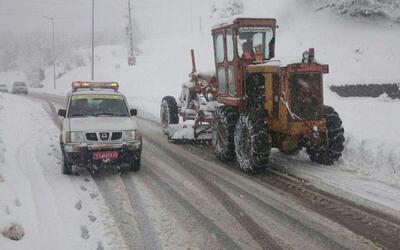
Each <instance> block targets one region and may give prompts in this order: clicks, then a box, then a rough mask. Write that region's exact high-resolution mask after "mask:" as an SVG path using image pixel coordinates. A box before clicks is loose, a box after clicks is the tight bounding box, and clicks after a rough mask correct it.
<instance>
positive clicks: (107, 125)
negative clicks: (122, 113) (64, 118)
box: [69, 117, 137, 132]
mask: <svg viewBox="0 0 400 250" xmlns="http://www.w3.org/2000/svg"><path fill="white" fill-rule="evenodd" d="M69 129H70V131H83V132H89V131H121V130H133V129H137V125H136V122H135V121H134V120H133V118H131V117H85V118H70V119H69Z"/></svg>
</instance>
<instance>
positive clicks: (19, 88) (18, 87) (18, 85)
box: [12, 82, 28, 95]
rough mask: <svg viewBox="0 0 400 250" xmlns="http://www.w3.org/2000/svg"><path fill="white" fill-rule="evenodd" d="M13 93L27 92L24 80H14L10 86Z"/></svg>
mask: <svg viewBox="0 0 400 250" xmlns="http://www.w3.org/2000/svg"><path fill="white" fill-rule="evenodd" d="M12 93H13V94H25V95H27V94H28V86H26V83H24V82H14V84H13V86H12Z"/></svg>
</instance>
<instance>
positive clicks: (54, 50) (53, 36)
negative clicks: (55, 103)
mask: <svg viewBox="0 0 400 250" xmlns="http://www.w3.org/2000/svg"><path fill="white" fill-rule="evenodd" d="M43 18H45V19H47V20H49V21H51V27H52V35H51V37H52V45H51V47H52V48H51V50H52V59H53V88H54V89H56V41H55V34H54V33H55V27H54V17H49V16H43Z"/></svg>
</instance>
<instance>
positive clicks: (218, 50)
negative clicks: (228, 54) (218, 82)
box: [215, 34, 225, 63]
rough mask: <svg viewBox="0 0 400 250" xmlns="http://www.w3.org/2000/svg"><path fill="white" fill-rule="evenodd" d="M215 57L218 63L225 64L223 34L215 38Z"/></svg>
mask: <svg viewBox="0 0 400 250" xmlns="http://www.w3.org/2000/svg"><path fill="white" fill-rule="evenodd" d="M215 57H216V58H215V59H216V62H217V63H223V62H224V58H225V53H224V36H223V35H222V34H218V35H217V36H216V37H215Z"/></svg>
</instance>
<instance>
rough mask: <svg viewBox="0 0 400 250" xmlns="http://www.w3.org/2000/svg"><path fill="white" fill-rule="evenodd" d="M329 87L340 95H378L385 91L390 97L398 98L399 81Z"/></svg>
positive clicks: (399, 95) (399, 91)
mask: <svg viewBox="0 0 400 250" xmlns="http://www.w3.org/2000/svg"><path fill="white" fill-rule="evenodd" d="M329 88H330V90H332V91H333V92H335V93H337V94H338V95H339V96H341V97H379V96H381V95H382V94H384V93H386V94H387V96H388V97H390V98H392V99H400V83H385V84H353V85H347V84H346V85H340V86H339V85H331V86H330V87H329Z"/></svg>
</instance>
